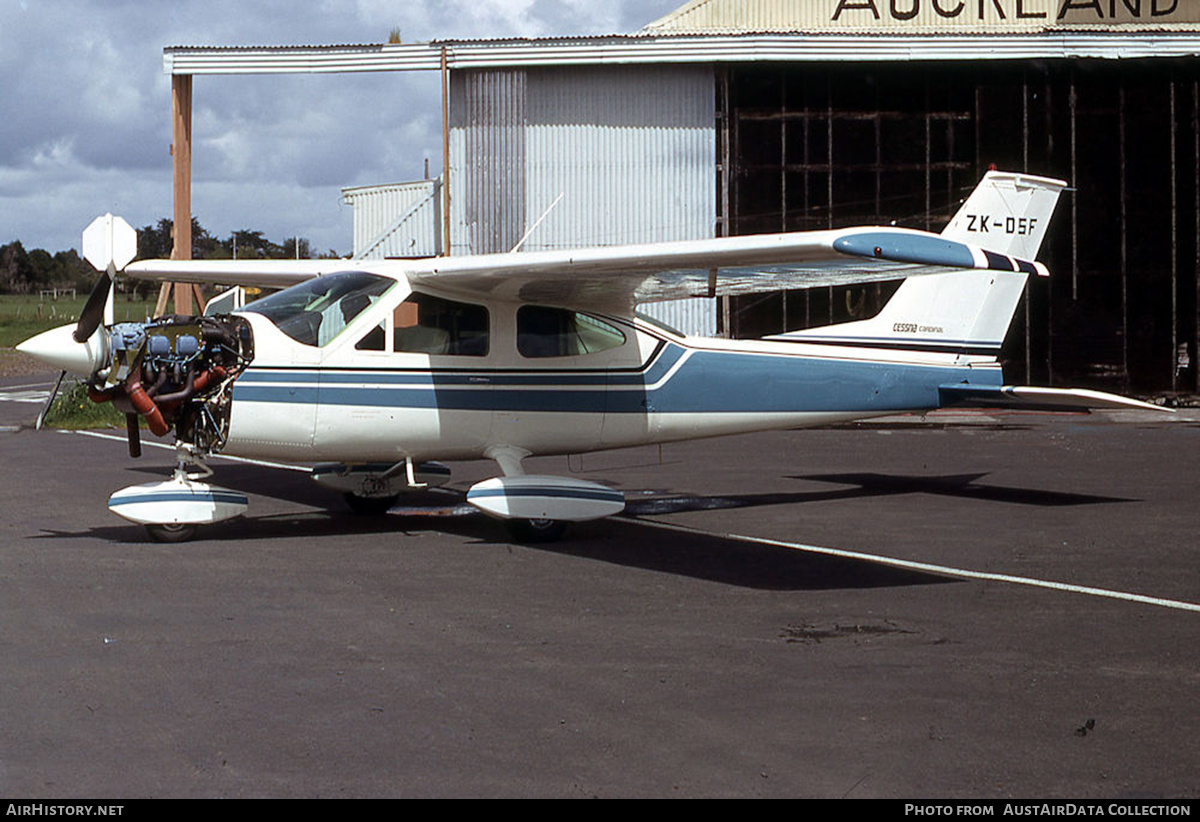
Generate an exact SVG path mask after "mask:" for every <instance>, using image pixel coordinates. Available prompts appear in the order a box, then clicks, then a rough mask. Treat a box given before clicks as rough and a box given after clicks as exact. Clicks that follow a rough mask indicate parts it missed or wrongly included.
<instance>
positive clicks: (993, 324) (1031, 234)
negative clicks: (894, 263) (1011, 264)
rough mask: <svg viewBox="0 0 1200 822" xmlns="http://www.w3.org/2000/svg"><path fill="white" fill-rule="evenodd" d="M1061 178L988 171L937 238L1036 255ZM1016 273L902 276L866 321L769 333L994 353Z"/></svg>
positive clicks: (1016, 296) (1015, 290)
mask: <svg viewBox="0 0 1200 822" xmlns="http://www.w3.org/2000/svg"><path fill="white" fill-rule="evenodd" d="M1065 187H1066V183H1065V182H1063V181H1062V180H1051V179H1048V178H1045V177H1035V176H1032V175H1029V174H1014V173H1011V172H1002V171H989V172H988V173H987V174H986V175H985V176H984V178H983V180H982V181H980V183H979V185H978V186H977V187H976V188H975V191H974V192H972V194H971V196H970V197H968V198H967V200H966V201H965V202H964V203H963V205H962V208H960V209H959V211H958V213H957V214H955V215H954V218H953V219H952V220H951V221H950V223H949V224H948V225H947V226H946V228H945V230H943V231H942V235H941V236H943V237H945V238H947V239H952V240H956V241H960V242H963V243H967V244H970V245H973V246H978V247H980V248H983V249H986V250H987V251H995V252H998V253H1000V254H1005V255H1008V256H1010V257H1017V258H1020V259H1025V260H1032V259H1034V258H1036V256H1037V253H1038V249H1039V248H1040V247H1041V244H1042V239H1043V238H1044V237H1045V235H1046V228H1047V227H1048V226H1049V223H1050V216H1051V215H1052V214H1053V213H1054V206H1055V205H1056V203H1057V202H1058V195H1059V194H1060V193H1061V192H1062V190H1063V188H1065ZM1025 279H1026V274H1024V273H1023V272H1016V271H991V270H956V271H948V272H947V273H945V274H930V275H925V276H920V277H911V278H909V279H907V280H905V281H904V282H903V283H902V284H901V285H900V288H899V289H897V290H896V293H895V294H894V295H892V298H891V299H890V300H888V302H887V304H886V305H885V306H884V307H883V310H882V311H880V313H879V314H878V315H877V316H875V317H872V318H871V319H868V320H859V321H856V322H848V323H839V324H836V325H827V326H823V327H821V328H810V329H805V330H803V331H792V332H789V333H787V334H781V335H778V336H775V337H772V338H771V339H783V340H792V341H797V342H801V341H813V342H836V343H841V344H851V345H852V344H862V345H888V346H900V347H912V348H920V349H923V350H933V351H939V350H940V351H946V352H954V353H960V354H961V353H970V354H978V355H989V356H994V355H995V354H996V353H998V352H999V350H1000V345H1001V343H1003V342H1004V336H1005V334H1007V333H1008V327H1009V325H1010V324H1011V323H1012V317H1013V313H1014V312H1015V311H1016V308H1017V304H1018V303H1019V302H1020V299H1021V294H1022V293H1023V291H1024V288H1025Z"/></svg>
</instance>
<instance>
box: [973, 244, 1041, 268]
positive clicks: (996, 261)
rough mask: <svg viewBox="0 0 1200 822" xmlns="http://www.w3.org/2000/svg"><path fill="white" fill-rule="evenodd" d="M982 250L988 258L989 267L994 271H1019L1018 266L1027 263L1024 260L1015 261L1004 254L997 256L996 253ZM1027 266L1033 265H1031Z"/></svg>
mask: <svg viewBox="0 0 1200 822" xmlns="http://www.w3.org/2000/svg"><path fill="white" fill-rule="evenodd" d="M981 250H982V251H983V256H984V257H986V258H987V267H988V268H990V269H992V270H993V271H1017V270H1018V266H1020V265H1021V263H1024V262H1025V261H1024V260H1014V259H1013V258H1012V257H1007V256H1005V255H1004V254H997V253H996V252H995V251H988V250H987V249H986V248H984V249H981ZM1025 264H1026V265H1031V264H1030V263H1025Z"/></svg>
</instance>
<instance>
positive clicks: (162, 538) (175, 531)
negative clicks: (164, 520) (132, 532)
mask: <svg viewBox="0 0 1200 822" xmlns="http://www.w3.org/2000/svg"><path fill="white" fill-rule="evenodd" d="M146 533H148V534H149V535H150V539H152V540H154V541H155V542H168V543H178V542H187V541H188V540H190V539H191V538H192V537H194V536H196V526H195V525H183V524H171V525H147V526H146Z"/></svg>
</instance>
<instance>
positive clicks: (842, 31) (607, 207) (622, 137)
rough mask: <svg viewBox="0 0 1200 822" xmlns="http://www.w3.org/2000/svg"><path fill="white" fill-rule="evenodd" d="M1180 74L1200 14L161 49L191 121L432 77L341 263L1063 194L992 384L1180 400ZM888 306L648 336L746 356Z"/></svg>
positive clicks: (850, 15) (1194, 206) (1188, 85)
mask: <svg viewBox="0 0 1200 822" xmlns="http://www.w3.org/2000/svg"><path fill="white" fill-rule="evenodd" d="M1197 55H1200V0H790V2H789V1H788V0H756V2H737V1H736V0H693V2H690V3H687V4H686V5H684V6H682V7H680V8H679V9H677V10H676V11H675V12H673V13H671V14H669V15H667V16H666V17H664V18H662V19H660V20H657V21H654V22H652V23H650V24H649V25H647V26H646V27H645V28H643V29H642V30H640V31H638V32H634V33H632V34H625V35H612V36H605V37H572V38H545V39H534V40H495V41H455V40H444V41H435V42H432V43H417V44H403V45H399V44H397V45H366V46H337V47H331V46H306V47H284V48H254V47H220V48H193V47H174V48H168V49H166V51H165V66H166V71H167V72H168V73H170V74H172V75H173V78H174V80H175V84H174V88H175V93H176V100H177V103H178V102H180V101H182V100H184V98H185V96H186V101H187V106H188V107H190V96H191V77H192V76H193V75H195V74H205V73H231V72H236V73H248V74H253V73H270V72H289V71H290V72H296V71H300V72H337V71H394V70H429V71H441V73H442V76H443V81H444V84H445V88H446V93H445V101H446V102H445V104H444V108H445V114H444V140H445V154H446V157H445V161H444V171H443V174H442V175H440V176H439V177H438V179H435V180H429V181H418V182H417V183H412V184H398V185H392V186H385V187H371V188H369V189H361V188H360V189H347V190H346V191H345V192H344V195H345V197H346V200H347V202H351V203H353V204H354V207H355V214H356V218H355V219H356V227H355V234H356V240H355V249H356V254H359V255H364V256H371V255H374V256H388V255H390V256H414V255H419V254H430V253H438V252H446V251H448V252H449V253H454V254H461V253H482V252H491V251H507V250H509V249H511V248H512V247H513V246H515V245H516V244H517V243H518V242H522V240H523V243H522V247H523V248H525V249H530V250H532V249H539V248H557V247H569V246H578V245H593V244H615V243H627V242H646V241H656V240H671V239H692V238H701V237H711V236H722V235H730V234H750V233H761V232H774V231H790V230H803V229H814V228H829V227H838V226H844V225H853V224H871V223H879V222H885V223H886V222H892V221H895V222H897V223H898V224H900V225H906V226H912V227H919V228H929V229H932V230H938V229H940V227H941V225H942V224H944V223H945V221H946V220H947V219H948V218H949V217H950V215H951V214H952V213H953V212H954V210H955V209H956V207H957V204H958V203H959V201H960V200H961V199H962V198H963V197H964V196H965V195H966V194H967V193H968V192H969V191H970V190H971V188H973V186H974V185H975V183H976V182H977V180H978V179H979V177H980V176H981V175H982V173H983V172H984V171H985V170H986V169H987V168H988V167H989V166H995V167H998V168H1002V169H1006V170H1018V171H1028V172H1031V173H1036V174H1044V175H1048V176H1055V177H1061V178H1064V179H1067V180H1069V181H1070V182H1071V184H1072V186H1073V189H1074V190H1073V192H1072V193H1070V194H1068V195H1067V196H1065V197H1064V199H1063V200H1062V201H1061V203H1060V206H1059V211H1058V212H1057V214H1056V217H1055V222H1054V225H1053V226H1052V228H1051V232H1050V234H1049V236H1048V238H1047V243H1046V247H1044V248H1043V251H1042V254H1041V259H1042V260H1044V261H1045V262H1046V263H1047V264H1048V265H1049V267H1050V270H1051V272H1052V277H1051V278H1050V279H1049V280H1041V281H1038V282H1034V283H1031V285H1030V287H1029V290H1028V292H1027V299H1026V300H1025V302H1024V305H1023V307H1022V309H1021V310H1020V316H1019V319H1018V321H1017V322H1016V323H1015V324H1014V327H1013V329H1012V331H1011V332H1010V335H1009V340H1008V342H1007V344H1006V348H1005V357H1006V359H1007V361H1008V362H1007V369H1008V375H1009V377H1010V379H1013V380H1018V381H1030V382H1039V383H1044V384H1051V385H1061V384H1076V385H1085V386H1092V387H1098V388H1109V389H1116V390H1133V391H1141V392H1149V391H1163V392H1168V391H1183V392H1194V391H1196V390H1197V375H1196V368H1195V366H1194V363H1195V359H1196V350H1197V349H1196V346H1197V341H1198V335H1200V322H1198V320H1197V315H1198V311H1200V300H1198V291H1200V242H1198V241H1197V237H1198V236H1200V71H1198V70H1197V65H1198V64H1197V61H1196V57H1197ZM179 108H180V106H179V105H177V110H178V109H179ZM186 117H190V114H187V115H186ZM186 117H185V118H184V120H185V123H186ZM182 133H183V132H181V131H179V130H178V128H177V131H176V134H177V137H176V144H177V145H178V144H179V143H180V136H179V135H180V134H182ZM181 154H182V155H184V156H186V155H187V154H188V152H176V156H177V159H178V157H179V156H180V155H181ZM177 179H178V174H177ZM177 203H178V194H177ZM177 209H178V205H177ZM184 213H187V212H184ZM176 222H177V224H179V223H180V221H179V220H178V219H177V220H176ZM889 293H890V292H889V289H888V288H887V287H886V286H884V287H877V286H871V287H862V286H860V287H851V288H841V289H819V290H813V291H789V292H786V293H776V294H771V295H763V296H757V297H740V298H731V299H729V300H719V301H713V300H693V301H688V303H686V304H683V305H677V306H668V307H667V308H666V313H663V314H660V316H662V317H663V318H664V319H666V320H667V321H668V322H672V323H673V324H675V325H678V326H681V327H684V328H686V330H689V331H692V332H695V333H719V334H728V335H732V336H743V337H752V336H761V335H763V334H768V333H775V332H778V331H781V330H785V329H796V328H802V327H806V326H809V325H820V324H825V323H828V322H831V321H834V322H836V321H841V320H849V319H855V318H860V317H862V316H865V315H866V314H867V313H869V312H871V311H873V310H876V309H877V308H878V306H879V305H881V304H882V302H883V301H884V300H886V298H887V296H888V294H889Z"/></svg>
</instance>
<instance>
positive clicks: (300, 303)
mask: <svg viewBox="0 0 1200 822" xmlns="http://www.w3.org/2000/svg"><path fill="white" fill-rule="evenodd" d="M395 284H396V281H395V280H392V279H389V278H387V277H380V276H379V275H378V274H368V273H367V272H365V271H346V272H343V273H341V274H331V275H329V276H328V277H316V278H314V279H311V280H308V281H307V282H303V283H299V284H298V285H294V286H292V287H291V288H285V289H284V290H283V291H279V292H276V293H275V294H271V295H270V296H267V297H263V298H262V299H261V300H255V301H254V302H252V303H250V304H249V305H247V306H246V308H245V310H246V311H253V312H254V313H255V314H262V315H263V316H264V317H266V318H267V319H269V320H270V321H271V322H273V323H275V326H276V327H277V328H278V329H279V330H280V331H282V332H283V333H284V334H287V335H288V336H289V337H291V338H292V339H293V340H295V341H296V342H299V343H304V344H305V345H316V346H323V345H325V344H326V343H328V342H329V341H330V340H332V339H333V338H334V337H336V336H337V335H338V334H340V333H341V331H342V329H343V328H345V327H346V326H347V325H349V324H350V323H351V321H352V320H353V319H354V318H355V317H357V316H358V315H359V314H361V313H362V312H363V311H364V310H365V309H366V308H367V307H368V306H370V305H372V304H373V303H374V302H375V301H376V300H378V299H379V298H380V297H381V296H382V295H383V294H384V292H386V291H387V290H388V289H389V288H391V287H392V286H393V285H395Z"/></svg>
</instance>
